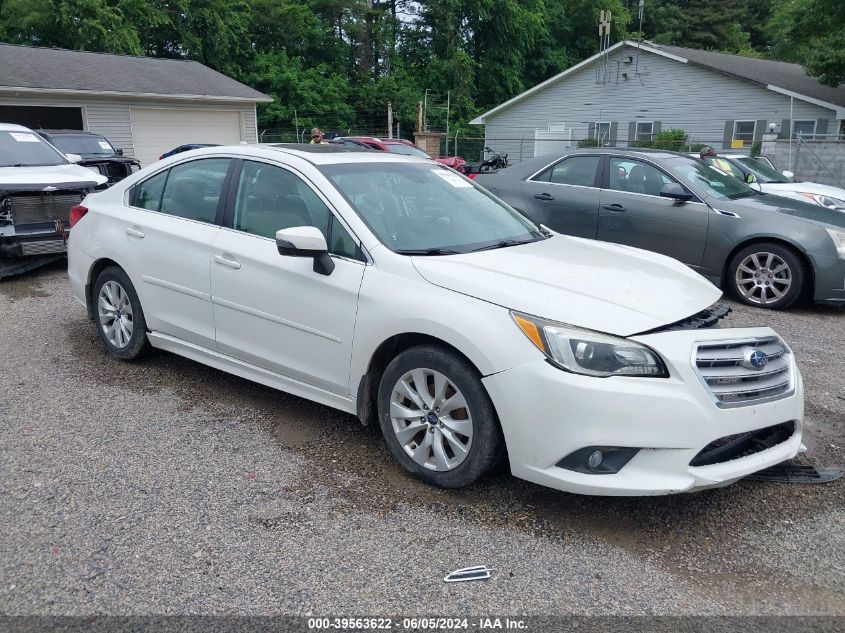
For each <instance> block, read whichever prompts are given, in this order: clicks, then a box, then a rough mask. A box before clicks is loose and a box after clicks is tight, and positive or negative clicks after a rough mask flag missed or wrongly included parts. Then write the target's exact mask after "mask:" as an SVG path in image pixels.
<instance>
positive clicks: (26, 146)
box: [0, 130, 67, 167]
mask: <svg viewBox="0 0 845 633" xmlns="http://www.w3.org/2000/svg"><path fill="white" fill-rule="evenodd" d="M65 164H67V160H65V157H64V156H62V155H61V154H59V152H57V151H56V150H54V149H53V148H52V147H50V145H49V143H46V142H45V141H44V140H43V139H42V138H41V137H40V136H38V135H37V134H35V133H34V132H30V131H29V130H21V131H20V132H18V131H5V130H3V131H0V167H47V166H52V165H65Z"/></svg>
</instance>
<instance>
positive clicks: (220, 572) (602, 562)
mask: <svg viewBox="0 0 845 633" xmlns="http://www.w3.org/2000/svg"><path fill="white" fill-rule="evenodd" d="M734 307H735V311H734V313H733V314H732V315H731V316H730V317H729V323H730V324H731V325H771V326H772V327H774V328H775V329H776V330H777V331H778V332H779V333H781V334H782V335H783V336H784V337H785V338H786V340H788V341H789V342H790V343H791V345H792V346H793V349H794V351H795V353H796V355H797V357H798V360H799V364H800V365H801V368H802V370H803V372H804V377H805V381H806V386H807V415H808V425H807V431H806V438H807V439H806V443H807V444H808V446H809V448H810V452H809V454H808V455H807V456H806V457H804V458H803V459H805V460H808V461H809V462H812V463H817V464H841V463H843V461H845V460H843V446H845V378H843V377H844V376H845V369H843V366H845V356H843V353H842V352H843V347H845V346H843V341H845V312H843V311H842V310H836V309H830V308H821V307H802V308H797V309H793V310H790V311H788V312H784V313H779V314H777V313H770V312H765V311H760V310H754V309H748V308H745V307H742V306H734ZM0 369H2V371H0V534H2V535H3V536H2V538H0V613H2V614H16V615H24V614H76V615H85V614H90V613H102V614H151V613H155V614H232V613H234V614H262V615H271V614H272V615H275V614H319V615H325V614H337V615H352V614H360V615H365V614H391V615H394V616H395V615H414V614H417V615H419V614H428V615H432V614H433V615H456V614H466V615H468V614H490V613H493V614H560V613H574V614H584V615H589V614H678V615H680V614H838V615H845V534H844V533H843V529H842V526H843V525H844V524H845V504H843V491H845V480H840V481H838V482H836V483H833V484H828V485H818V486H798V485H777V484H765V483H758V482H740V483H738V484H736V485H734V486H730V487H728V488H724V489H719V490H712V491H705V492H700V493H697V494H694V495H677V496H671V497H659V498H645V499H616V498H597V497H581V496H576V495H569V494H565V493H560V492H556V491H552V490H548V489H545V488H542V487H540V486H535V485H533V484H529V483H526V482H523V481H520V480H517V479H514V478H513V477H511V476H510V475H509V474H507V473H506V472H500V473H497V474H494V475H493V476H491V477H489V478H487V479H486V480H484V481H483V482H481V483H479V484H477V485H476V486H473V487H472V488H469V489H465V490H461V491H444V490H439V489H433V488H430V487H427V486H425V485H423V484H420V483H418V482H416V481H415V480H412V479H409V478H408V477H406V476H405V475H404V474H403V473H402V472H401V471H400V470H399V469H398V467H397V466H396V465H395V464H394V463H393V462H392V460H391V459H390V458H389V456H388V454H387V452H386V450H385V448H384V446H383V443H382V441H381V439H380V438H379V436H378V435H377V434H376V433H375V432H374V431H372V430H368V429H364V428H362V427H361V426H360V424H359V423H358V421H357V420H356V419H355V418H354V417H352V416H349V415H346V414H342V413H339V412H336V411H334V410H332V409H329V408H326V407H323V406H320V405H316V404H313V403H311V402H308V401H305V400H302V399H300V398H296V397H293V396H289V395H286V394H283V393H280V392H275V391H272V390H270V389H267V388H264V387H262V386H259V385H255V384H252V383H250V382H247V381H245V380H241V379H239V378H235V377H232V376H229V375H227V374H224V373H222V372H219V371H216V370H213V369H209V368H207V367H204V366H202V365H199V364H196V363H193V362H191V361H188V360H185V359H182V358H179V357H176V356H173V355H169V354H165V353H153V354H152V355H151V356H149V357H148V358H146V359H145V360H143V361H141V362H138V363H134V364H127V363H121V362H118V361H115V360H112V359H111V358H109V357H108V356H107V355H106V353H105V350H104V348H103V346H102V345H101V344H100V342H99V340H98V339H97V336H96V332H95V330H94V328H93V325H92V324H91V323H89V322H88V321H87V320H86V318H85V314H84V310H83V309H82V308H81V307H80V306H79V305H78V304H76V303H75V302H74V301H73V300H72V298H71V296H70V293H69V290H68V287H67V283H66V278H65V273H64V271H63V270H62V268H61V266H60V265H56V266H53V267H51V268H47V269H45V270H42V271H40V272H38V273H37V274H31V275H29V276H27V277H25V278H21V279H16V280H11V281H4V282H2V283H0ZM481 563H484V564H487V565H489V566H492V567H494V568H495V569H496V571H495V572H494V576H493V578H492V579H491V580H489V581H487V582H480V583H466V584H459V585H446V584H444V583H443V582H442V581H441V579H442V577H443V576H444V575H445V574H446V573H447V572H448V571H450V570H452V569H455V568H458V567H464V566H468V565H472V564H481Z"/></svg>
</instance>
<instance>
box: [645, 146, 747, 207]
mask: <svg viewBox="0 0 845 633" xmlns="http://www.w3.org/2000/svg"><path fill="white" fill-rule="evenodd" d="M660 164H661V165H663V167H665V168H666V169H667V170H668V171H669V172H670V173H671V174H672V175H673V176H675V177H677V178H678V179H680V180H681V182H682V183H683V184H685V185H687V186H688V187H689V188H690V189H692V190H693V191H700V192H702V193H704V194H705V195H708V196H710V197H712V198H716V199H719V200H736V199H737V198H747V197H748V196H753V195H755V194H756V193H757V192H756V191H755V190H754V189H751V188H750V187H748V186H747V185H746V184H745V183H743V182H742V181H740V180H737V179H736V178H734V177H733V176H728V175H727V174H725V173H723V172H721V171H720V170H718V169H716V168H715V167H712V166H710V165H705V164H704V163H702V162H701V161H700V160H696V159H694V158H687V157H683V156H677V157H674V158H666V159H663V160H662V161H661V163H660Z"/></svg>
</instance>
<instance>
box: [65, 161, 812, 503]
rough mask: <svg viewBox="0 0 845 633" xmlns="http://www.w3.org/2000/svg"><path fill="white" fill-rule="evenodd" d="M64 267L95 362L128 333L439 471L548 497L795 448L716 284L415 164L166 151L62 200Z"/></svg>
mask: <svg viewBox="0 0 845 633" xmlns="http://www.w3.org/2000/svg"><path fill="white" fill-rule="evenodd" d="M68 278H69V281H70V287H71V290H72V292H73V295H74V297H75V298H76V299H77V300H78V302H79V303H80V304H82V305H83V306H85V307H86V308H87V310H88V314H89V316H90V318H91V319H92V320H93V321H94V322H95V324H96V329H97V332H98V334H99V336H100V339H101V340H102V343H103V345H104V346H105V348H106V349H107V350H108V352H109V353H110V354H111V355H112V356H114V357H115V358H118V359H122V360H131V359H134V358H137V357H139V356H140V355H142V354H143V353H144V351H145V350H146V348H148V347H149V346H152V347H155V348H159V349H162V350H167V351H170V352H174V353H176V354H180V355H182V356H185V357H187V358H190V359H193V360H195V361H198V362H200V363H204V364H207V365H210V366H212V367H215V368H217V369H219V370H222V371H226V372H229V373H231V374H234V375H237V376H241V377H243V378H246V379H248V380H254V381H256V382H259V383H262V384H264V385H268V386H270V387H273V388H276V389H280V390H282V391H287V392H289V393H292V394H295V395H298V396H301V397H304V398H308V399H311V400H314V401H316V402H319V403H322V404H325V405H328V406H330V407H334V408H337V409H340V410H342V411H345V412H347V413H352V414H357V415H358V416H359V418H360V419H361V421H362V422H363V423H364V424H372V425H377V426H380V427H381V431H382V434H383V435H384V438H385V442H386V445H387V448H388V450H389V451H390V453H391V454H392V455H393V457H394V458H395V459H396V460H397V462H398V463H399V464H400V465H401V466H402V467H403V468H404V469H405V470H407V471H408V472H409V473H411V474H413V475H414V476H416V477H418V478H420V479H422V480H424V481H426V482H429V483H432V484H435V485H439V486H444V487H449V488H455V487H460V486H466V485H469V484H472V483H473V482H474V481H476V480H477V479H478V478H479V477H481V476H482V475H483V474H484V473H485V472H487V471H488V470H490V469H491V468H493V467H494V466H495V465H496V464H497V463H498V462H499V460H500V459H501V460H505V459H506V460H507V461H508V462H509V463H510V468H511V472H512V473H513V474H514V475H515V476H517V477H521V478H523V479H526V480H528V481H532V482H535V483H538V484H541V485H545V486H549V487H552V488H556V489H559V490H565V491H569V492H577V493H587V494H596V495H659V494H668V493H673V492H682V491H692V490H699V489H703V488H709V487H713V486H723V485H727V484H729V483H731V482H732V481H735V480H737V479H740V478H741V477H744V476H746V475H748V474H751V473H754V472H757V471H759V470H761V469H764V468H767V467H769V466H772V465H775V464H778V463H780V462H782V461H784V460H787V459H790V458H792V457H794V456H795V455H796V454H798V453H799V452H800V451H801V450H802V444H801V437H802V435H801V434H802V418H803V416H804V400H803V398H804V396H803V384H802V379H801V374H800V372H799V371H798V366H797V365H796V362H795V357H794V355H793V353H792V352H791V350H790V349H789V347H788V345H787V344H786V342H784V341H783V339H781V338H780V337H779V336H778V335H777V333H775V332H774V331H773V330H772V329H771V328H768V327H755V328H727V327H721V328H720V327H717V326H718V323H719V319H720V318H721V317H722V316H724V315H725V313H726V310H727V308H726V307H725V306H718V305H714V302H715V301H717V300H718V299H719V297H720V295H721V292H720V291H719V290H718V289H717V288H716V287H715V286H713V285H712V284H710V283H709V282H708V281H706V280H705V279H704V278H703V277H701V276H700V275H698V274H697V273H695V272H694V271H692V270H690V269H689V268H688V267H686V266H684V265H683V264H682V263H680V262H678V261H677V260H674V259H671V258H669V257H664V256H662V255H658V254H656V253H650V252H648V251H644V250H639V249H635V248H630V247H626V246H620V245H616V244H608V243H602V242H597V241H594V240H585V239H580V238H576V237H570V236H566V235H560V234H557V233H553V232H551V231H548V230H545V229H544V228H543V227H540V226H538V225H537V224H535V223H533V222H531V221H529V220H528V219H526V218H524V217H523V216H522V215H520V214H519V213H517V212H516V211H515V210H514V209H512V208H511V207H509V206H507V205H506V204H504V203H503V202H501V201H500V200H498V199H497V198H495V197H494V196H492V195H490V194H488V193H487V192H486V191H485V190H484V189H482V188H481V187H479V186H477V185H474V184H473V182H472V181H470V180H468V179H467V178H464V177H463V176H461V175H460V174H458V173H456V172H455V171H453V170H451V169H449V168H447V167H445V166H443V165H439V164H437V163H434V162H432V161H430V160H427V159H423V158H417V157H413V156H398V155H395V154H390V153H387V152H372V151H367V150H357V149H353V148H343V147H338V146H336V145H305V144H299V145H260V146H251V147H246V146H234V147H220V148H208V149H203V150H196V151H194V152H191V154H185V155H181V156H174V157H172V158H170V159H168V160H166V161H162V162H161V163H157V164H155V165H150V166H149V167H146V168H145V169H143V170H141V171H140V172H139V173H138V174H135V175H133V176H131V177H130V178H128V179H127V180H126V181H124V182H121V183H118V184H117V185H116V186H114V187H112V188H110V189H108V190H107V191H103V192H100V193H97V194H96V195H94V196H91V197H90V198H88V199H86V200H85V201H84V202H83V210H82V212H81V213H80V215H79V216H78V219H77V224H75V225H74V227H73V231H72V234H71V237H70V241H69V250H68ZM292 298H295V300H292Z"/></svg>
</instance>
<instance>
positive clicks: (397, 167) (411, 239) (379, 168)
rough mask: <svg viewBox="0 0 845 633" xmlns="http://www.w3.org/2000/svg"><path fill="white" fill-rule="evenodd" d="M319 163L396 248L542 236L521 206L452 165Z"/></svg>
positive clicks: (432, 249) (461, 249)
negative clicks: (513, 205)
mask: <svg viewBox="0 0 845 633" xmlns="http://www.w3.org/2000/svg"><path fill="white" fill-rule="evenodd" d="M320 169H321V171H322V172H323V173H324V174H325V175H326V176H327V177H328V178H329V179H330V180H331V181H332V182H333V183H334V185H335V186H336V187H337V188H338V190H339V191H340V192H341V193H342V194H343V196H344V197H345V198H346V200H347V201H348V202H349V204H351V205H352V207H353V208H354V209H355V211H357V213H358V215H360V216H361V218H362V219H363V220H364V222H366V223H367V225H368V226H369V227H370V229H371V230H372V231H373V233H375V234H376V237H378V239H379V240H380V241H381V242H382V243H383V244H384V245H385V246H387V247H388V248H389V249H391V250H393V251H395V252H398V253H405V254H418V255H447V254H452V253H466V252H469V251H472V250H477V249H479V248H487V247H493V246H497V245H498V246H510V245H511V244H514V243H522V242H529V241H534V240H538V239H542V237H543V236H542V234H541V233H540V231H539V230H538V229H537V227H536V226H534V225H533V224H531V223H530V222H529V221H528V220H526V219H525V218H524V217H522V216H521V215H520V214H519V213H518V212H516V211H514V210H513V209H511V208H510V207H508V206H506V205H505V204H503V203H501V202H499V201H497V200H496V199H495V198H493V196H491V195H490V194H489V193H487V192H486V191H484V189H482V188H481V187H478V186H476V185H474V184H473V183H472V181H471V180H468V179H466V178H464V177H463V176H461V175H459V174H457V173H456V172H454V171H452V170H451V169H449V168H448V167H442V166H440V165H433V164H419V163H347V164H341V165H323V166H322V167H321V168H320ZM505 242H507V243H505Z"/></svg>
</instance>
